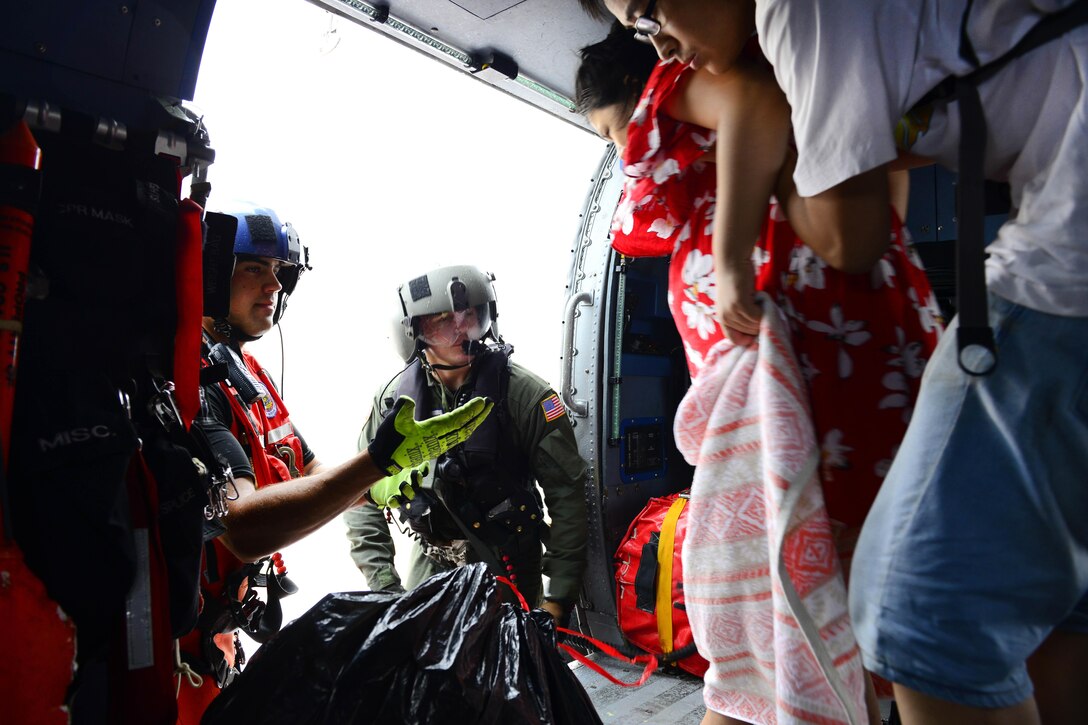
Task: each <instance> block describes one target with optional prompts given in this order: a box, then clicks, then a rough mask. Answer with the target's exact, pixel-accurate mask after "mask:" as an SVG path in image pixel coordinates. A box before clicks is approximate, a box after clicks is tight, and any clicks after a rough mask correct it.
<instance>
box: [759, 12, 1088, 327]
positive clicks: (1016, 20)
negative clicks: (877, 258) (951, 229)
mask: <svg viewBox="0 0 1088 725" xmlns="http://www.w3.org/2000/svg"><path fill="white" fill-rule="evenodd" d="M1072 1H1073V0H1034V2H1032V0H976V2H975V3H974V6H973V8H972V10H971V15H970V17H969V21H968V34H969V36H970V38H971V41H972V46H973V48H974V50H975V52H976V54H977V55H978V57H979V60H980V62H981V63H986V62H988V61H989V60H992V59H993V58H995V57H998V56H1000V55H1002V54H1003V53H1004V52H1005V51H1006V50H1008V49H1009V48H1011V47H1012V46H1013V45H1015V44H1016V42H1017V41H1018V40H1019V39H1020V38H1021V37H1023V35H1024V34H1025V33H1026V32H1027V31H1028V30H1030V29H1031V28H1032V27H1033V26H1034V25H1035V23H1036V22H1038V20H1039V19H1040V18H1041V17H1042V15H1043V13H1046V12H1053V11H1054V10H1056V9H1060V8H1061V7H1063V6H1066V5H1069V4H1070V3H1071V2H1072ZM965 5H966V0H856V1H855V0H831V1H828V0H756V27H757V30H758V33H759V39H760V44H761V45H762V47H763V51H764V53H765V54H766V55H767V57H768V58H769V59H770V61H771V63H772V64H773V65H774V68H775V76H776V78H777V79H778V83H779V85H780V86H781V87H782V89H783V90H784V91H785V93H786V97H787V99H788V100H789V103H790V107H791V109H792V121H793V128H794V135H795V139H796V143H797V149H798V160H797V169H796V171H795V174H794V180H795V182H796V184H797V189H798V192H799V193H800V194H801V195H803V196H811V195H813V194H818V193H820V192H822V191H825V190H827V189H829V188H831V187H832V186H835V185H836V184H839V183H840V182H842V181H845V180H846V179H848V178H851V177H852V176H856V175H857V174H859V173H862V172H864V171H868V170H870V169H872V168H875V167H876V166H879V165H880V164H883V163H886V162H888V161H891V160H892V159H894V158H895V157H896V154H897V149H896V139H895V126H896V123H897V121H898V120H899V119H900V117H902V116H903V114H904V113H906V111H908V110H909V109H910V108H911V107H913V106H914V104H915V103H916V102H917V101H918V100H919V99H921V97H922V96H924V95H925V94H926V93H927V92H928V91H929V90H930V89H931V88H933V87H934V86H936V85H937V84H938V83H939V82H940V81H941V80H943V79H944V78H945V77H947V76H949V75H952V74H956V75H962V74H964V73H966V72H968V71H969V70H970V66H969V65H968V64H967V63H966V62H965V61H964V60H962V59H961V58H960V55H959V47H960V25H961V20H962V17H963V12H964V7H965ZM1086 76H1088V27H1082V28H1079V29H1077V30H1075V31H1072V32H1071V33H1069V34H1067V35H1066V36H1064V37H1063V38H1061V39H1058V40H1054V41H1051V42H1050V43H1047V44H1046V45H1044V46H1043V47H1041V48H1038V49H1037V50H1035V51H1034V52H1032V53H1029V54H1028V55H1026V56H1024V57H1022V58H1020V59H1018V60H1016V61H1013V63H1011V64H1010V65H1009V66H1007V67H1006V68H1005V69H1003V70H1002V71H1001V72H1000V73H999V74H997V76H995V77H994V78H992V79H991V80H989V81H988V82H987V83H985V84H983V85H982V86H981V88H980V95H981V98H982V103H983V107H984V109H985V113H986V120H987V124H988V129H989V134H988V143H987V154H986V174H987V177H988V178H991V179H995V180H1007V181H1008V182H1009V183H1010V186H1011V189H1012V202H1013V207H1014V212H1013V214H1012V215H1010V220H1009V222H1007V223H1006V224H1005V225H1004V226H1003V227H1002V228H1001V230H1000V232H999V234H998V238H997V239H996V240H995V241H994V242H993V243H992V244H991V245H990V246H989V247H988V248H987V251H988V252H990V259H989V260H988V261H987V279H988V282H989V285H990V289H991V290H993V291H994V292H996V293H997V294H1000V295H1001V296H1003V297H1006V298H1008V299H1010V300H1012V301H1014V302H1017V303H1019V304H1023V305H1025V306H1028V307H1031V308H1032V309H1036V310H1041V311H1044V312H1049V313H1052V314H1059V315H1074V316H1088V92H1086V89H1085V87H1084V83H1083V78H1085V77H1086ZM907 143H908V145H910V150H911V151H912V152H914V153H916V154H919V155H922V156H928V157H930V158H933V159H936V160H937V161H940V162H941V163H943V164H944V165H946V166H948V167H950V168H955V165H956V156H957V151H958V143H959V115H958V111H957V108H956V105H955V104H950V105H948V106H942V105H939V106H938V107H937V108H936V109H935V110H934V113H933V115H932V117H931V118H930V119H929V121H928V125H927V126H925V127H924V128H922V129H920V133H919V135H918V136H917V138H914V139H911V140H910V141H909V142H907Z"/></svg>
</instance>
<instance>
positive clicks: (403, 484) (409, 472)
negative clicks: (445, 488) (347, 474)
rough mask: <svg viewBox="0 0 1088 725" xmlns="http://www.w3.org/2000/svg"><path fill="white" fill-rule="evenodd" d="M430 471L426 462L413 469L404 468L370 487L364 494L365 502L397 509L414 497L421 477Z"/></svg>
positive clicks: (421, 479)
mask: <svg viewBox="0 0 1088 725" xmlns="http://www.w3.org/2000/svg"><path fill="white" fill-rule="evenodd" d="M430 470H431V466H430V464H428V463H427V462H426V461H424V462H423V464H422V465H419V466H416V467H415V468H405V469H404V470H403V471H401V472H400V473H395V474H393V475H392V476H389V477H388V478H383V479H382V480H380V481H378V482H377V483H375V484H374V485H373V486H371V487H370V488H369V489H368V490H367V492H366V493H364V494H363V495H364V496H366V500H367V501H369V502H370V503H372V504H374V505H375V506H377V507H378V508H385V507H387V506H388V507H389V508H391V509H395V508H399V507H400V505H401V504H402V503H405V502H407V501H411V500H412V499H413V498H415V497H416V491H417V490H418V489H419V485H420V484H421V483H422V482H423V477H424V476H426V475H427V473H428V472H429V471H430Z"/></svg>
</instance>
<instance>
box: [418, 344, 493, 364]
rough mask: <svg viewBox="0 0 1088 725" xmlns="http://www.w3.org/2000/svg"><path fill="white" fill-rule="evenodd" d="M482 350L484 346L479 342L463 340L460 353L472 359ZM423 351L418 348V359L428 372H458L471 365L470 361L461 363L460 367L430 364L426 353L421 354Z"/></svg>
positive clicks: (422, 348)
mask: <svg viewBox="0 0 1088 725" xmlns="http://www.w3.org/2000/svg"><path fill="white" fill-rule="evenodd" d="M484 348H485V345H484V344H483V343H482V342H480V341H479V340H465V341H464V342H462V343H461V350H462V352H464V353H465V354H466V355H472V356H473V357H475V356H476V355H477V354H478V353H480V352H482V351H483V350H484ZM425 349H426V348H425V347H420V348H419V359H420V362H422V363H423V367H424V368H427V369H430V370H460V369H461V368H467V367H468V366H469V365H471V364H472V360H469V361H468V362H467V363H461V364H460V365H442V364H440V363H432V362H431V361H430V360H428V359H427V355H426V353H424V352H423V351H424V350H425Z"/></svg>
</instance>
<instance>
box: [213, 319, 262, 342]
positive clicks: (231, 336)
mask: <svg viewBox="0 0 1088 725" xmlns="http://www.w3.org/2000/svg"><path fill="white" fill-rule="evenodd" d="M215 331H216V332H217V333H219V334H220V335H222V336H223V337H225V338H227V339H228V340H230V341H232V342H237V343H239V344H241V343H244V342H254V341H256V340H260V339H261V338H262V337H264V336H263V335H257V336H256V337H254V336H253V335H247V334H246V333H244V332H242V331H241V330H236V329H234V326H233V325H231V324H230V323H229V322H227V319H226V318H225V317H219V318H216V320H215Z"/></svg>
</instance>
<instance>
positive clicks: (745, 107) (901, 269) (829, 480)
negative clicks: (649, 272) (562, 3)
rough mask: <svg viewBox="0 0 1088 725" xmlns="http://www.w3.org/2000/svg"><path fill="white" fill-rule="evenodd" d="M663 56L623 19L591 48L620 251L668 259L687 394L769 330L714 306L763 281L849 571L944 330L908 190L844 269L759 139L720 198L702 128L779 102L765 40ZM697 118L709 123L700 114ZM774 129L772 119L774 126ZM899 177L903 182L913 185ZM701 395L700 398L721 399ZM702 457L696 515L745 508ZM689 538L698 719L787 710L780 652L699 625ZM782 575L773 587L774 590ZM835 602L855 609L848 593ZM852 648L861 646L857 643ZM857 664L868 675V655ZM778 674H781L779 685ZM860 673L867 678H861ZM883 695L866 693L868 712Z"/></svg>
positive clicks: (585, 56) (595, 108)
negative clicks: (718, 235)
mask: <svg viewBox="0 0 1088 725" xmlns="http://www.w3.org/2000/svg"><path fill="white" fill-rule="evenodd" d="M654 60H655V54H654V52H653V49H652V48H651V47H650V46H649V45H648V44H645V43H640V42H638V40H636V39H635V37H634V36H632V34H631V32H630V31H624V30H617V31H613V32H612V33H611V34H610V35H609V37H608V38H606V39H605V40H603V41H601V42H599V43H595V44H593V45H591V46H587V47H586V48H584V49H583V50H582V64H581V67H580V68H579V70H578V76H577V83H576V98H577V104H578V110H579V111H580V112H582V113H583V114H585V115H586V117H587V119H588V120H589V121H590V123H591V125H593V127H594V128H595V129H596V130H597V131H598V133H599V134H600V135H601V136H602V137H603V138H605V139H607V140H611V141H613V142H614V143H616V145H617V147H618V148H619V149H620V150H621V153H622V158H623V170H624V173H625V174H626V176H627V177H628V178H627V181H626V186H625V189H624V194H623V196H622V197H621V200H620V203H619V205H618V207H617V210H616V214H615V217H614V220H613V246H614V247H615V249H616V250H617V251H619V252H621V253H623V254H626V255H629V256H664V255H670V256H671V263H670V267H669V295H668V299H669V306H670V309H671V311H672V314H673V318H674V320H675V321H676V325H677V328H678V330H679V332H680V336H681V338H682V340H683V343H684V349H685V352H686V354H687V359H688V367H689V371H690V372H691V375H692V378H693V380H694V381H695V383H693V390H692V391H690V392H689V396H688V397H689V398H691V397H692V396H693V395H694V394H695V388H697V387H698V384H699V378H700V376H702V375H704V374H706V373H708V371H710V368H712V367H714V366H719V365H723V364H731V363H726V362H725V360H726V357H727V355H728V354H729V352H730V351H732V350H734V349H735V347H736V345H735V344H734V343H736V344H741V345H748V344H749V343H751V342H752V341H754V340H755V339H756V335H757V334H759V330H760V320H759V319H758V317H757V318H755V319H753V320H752V326H751V327H748V328H746V329H743V330H742V329H723V327H722V325H721V324H720V322H719V320H720V316H719V315H718V314H717V308H719V307H720V306H721V304H722V302H723V301H722V300H721V299H719V292H720V291H723V290H724V291H726V293H728V291H729V290H732V289H736V287H737V285H736V280H737V279H738V278H739V279H750V280H754V289H751V288H749V289H748V291H747V294H748V295H749V298H750V299H751V297H752V295H753V294H754V293H755V292H757V291H759V292H762V293H763V294H764V295H765V296H766V298H768V299H769V300H770V301H771V302H773V305H771V306H768V308H767V309H765V310H764V315H766V314H767V310H774V315H775V316H776V318H780V319H781V320H782V322H783V330H784V331H787V332H786V339H787V346H789V347H792V353H793V355H795V356H796V361H797V365H798V366H799V373H800V375H801V376H802V379H803V382H802V384H801V387H802V388H804V389H806V390H805V391H804V392H803V393H802V396H804V393H805V392H807V405H808V407H809V410H808V411H807V413H808V415H809V416H810V417H811V424H812V429H813V433H814V447H818V455H819V461H818V470H817V472H816V475H815V480H816V481H817V483H818V485H816V486H815V487H816V488H818V489H819V492H820V493H822V499H823V502H822V504H821V506H826V512H827V519H829V521H828V522H827V523H828V524H829V527H828V528H829V539H830V541H831V542H832V543H833V546H834V549H835V550H836V551H837V554H838V561H837V562H835V563H834V567H835V568H836V570H837V571H836V573H835V576H839V572H842V573H843V574H844V573H845V572H847V571H848V570H849V559H850V557H851V555H852V553H853V548H854V542H855V541H856V538H857V534H858V531H859V530H860V528H861V524H862V522H863V521H864V519H865V516H866V514H867V512H868V510H869V507H870V506H871V505H872V501H873V499H874V498H875V496H876V493H877V491H878V489H879V487H880V484H881V482H882V480H883V476H884V474H885V473H886V472H887V469H888V467H889V466H890V464H891V461H892V459H893V458H894V456H895V452H896V448H897V446H898V444H899V441H900V439H901V438H902V436H903V433H904V431H905V430H906V425H907V421H908V420H909V417H910V411H911V407H912V403H913V400H914V398H915V396H916V395H917V392H918V387H919V384H920V378H921V374H922V371H923V368H924V366H925V362H926V360H927V359H928V357H929V355H930V354H931V352H932V351H933V349H934V347H935V346H936V343H937V339H938V337H939V335H940V332H941V319H940V313H939V311H938V309H937V306H936V302H935V300H934V297H933V294H932V291H931V289H930V285H929V282H928V280H927V278H926V276H925V273H924V271H923V269H922V265H921V262H920V261H919V259H918V257H917V256H916V254H915V253H914V252H913V250H912V249H911V248H910V247H909V243H908V238H907V233H906V230H905V229H904V228H903V227H902V224H901V222H900V219H901V216H902V215H903V214H904V213H905V202H906V199H905V193H903V194H901V196H902V198H901V200H900V203H899V204H898V206H899V208H898V209H894V208H893V210H892V213H891V217H892V230H893V232H892V240H891V244H890V246H889V249H888V251H887V252H886V253H885V254H884V255H883V257H882V258H881V259H880V260H879V262H878V263H877V264H876V265H875V266H874V267H873V269H872V270H871V271H869V272H866V273H861V274H846V273H844V272H840V271H838V270H835V269H833V268H831V267H830V266H829V265H828V264H827V263H826V262H825V261H824V259H822V258H821V257H820V255H819V254H818V253H817V251H816V250H813V249H812V248H810V247H808V246H807V245H806V244H805V243H804V242H803V241H802V240H801V239H799V238H798V237H797V235H796V234H795V233H794V231H793V229H792V228H791V227H790V225H789V223H788V222H787V221H786V219H785V217H784V215H783V214H782V213H781V210H780V209H779V207H778V205H777V203H776V202H775V201H774V199H773V198H772V200H771V203H770V205H769V206H768V205H767V203H766V201H765V200H766V197H767V193H766V190H767V189H768V188H773V186H774V184H775V182H776V177H777V174H778V171H779V170H777V169H769V168H766V167H765V161H764V160H765V158H766V157H767V155H766V154H764V153H763V151H764V148H765V144H766V143H767V141H766V140H765V139H763V138H752V139H751V142H750V145H749V146H748V147H747V152H746V154H745V155H744V158H743V159H740V160H738V162H737V163H736V164H735V165H734V166H733V167H731V168H730V169H729V172H730V174H729V175H730V177H731V184H730V185H728V188H729V190H730V195H731V197H732V198H730V199H726V200H725V201H724V202H723V201H722V200H720V199H716V193H715V189H716V181H717V171H718V170H717V167H716V165H715V163H714V151H715V142H716V138H717V135H716V132H715V131H711V130H708V128H706V127H705V126H707V125H712V124H713V121H709V120H707V119H712V118H721V117H722V116H727V115H728V113H730V112H736V113H747V114H761V113H762V111H763V109H766V108H768V107H770V106H774V105H775V104H779V103H784V100H783V99H782V96H781V93H780V92H779V91H778V89H777V86H775V85H774V79H773V77H772V76H771V75H770V72H769V69H768V68H767V66H766V65H765V63H764V62H763V59H762V56H761V55H760V54H759V51H758V47H757V46H754V45H753V46H750V48H749V51H748V52H747V54H746V56H745V57H744V58H743V59H742V60H741V61H739V62H738V65H737V73H735V74H723V75H711V74H708V73H706V72H705V71H697V70H693V69H692V68H691V67H690V66H689V65H687V64H684V63H680V62H675V61H674V62H661V63H657V64H655V62H654ZM778 115H780V114H768V116H769V117H776V116H778ZM700 121H703V122H704V125H703V126H700V125H696V124H697V123H699V122H700ZM716 128H718V129H719V130H721V129H722V128H723V127H722V126H721V125H718V126H716ZM780 131H781V129H768V133H767V137H773V136H776V135H777V134H779V133H780ZM904 177H905V175H904V176H903V177H900V178H898V179H897V180H896V181H898V182H900V183H901V184H902V185H903V189H902V191H903V192H905V183H903V182H905V181H906V179H905V178H904ZM716 213H720V214H727V215H729V219H727V220H726V223H727V228H728V229H730V230H732V233H733V234H734V237H733V240H734V241H735V242H739V243H733V244H731V245H727V246H731V247H733V248H735V249H739V250H742V251H743V255H742V256H740V255H738V254H737V253H736V252H730V251H729V249H715V248H714V244H713V230H714V222H715V216H716ZM748 235H751V236H750V238H749V237H748ZM753 304H754V302H753ZM756 308H757V309H758V305H756ZM710 374H714V373H713V372H711V373H710ZM688 403H689V401H688V400H687V399H685V403H684V404H682V405H681V413H680V414H678V422H677V434H678V441H677V442H678V445H680V444H681V441H680V439H679V436H680V434H681V428H682V426H683V425H684V422H683V421H681V420H680V418H682V417H683V415H684V411H685V406H687V405H688ZM704 403H705V405H701V406H698V407H700V408H705V407H708V406H712V405H713V404H714V402H713V401H704ZM681 449H682V450H684V448H683V446H681ZM691 458H692V456H689V460H690V459H691ZM695 458H696V459H699V460H702V457H701V456H695ZM702 465H703V464H702V463H700V464H699V466H697V468H696V479H695V483H694V484H693V487H692V510H691V514H690V517H691V518H692V519H694V518H695V517H696V516H697V515H698V512H699V511H706V512H708V513H707V515H708V516H709V515H718V516H729V517H731V518H732V519H736V518H739V516H738V515H737V513H738V512H737V511H736V510H735V508H734V509H730V507H732V506H735V504H734V503H730V502H728V501H727V500H726V499H727V498H728V497H727V496H726V495H725V494H724V493H723V492H722V491H721V490H715V491H710V490H706V491H704V492H702V493H703V494H704V495H702V496H700V493H701V492H700V491H698V490H697V488H698V485H699V481H700V474H699V467H700V466H702ZM726 465H728V461H726ZM729 475H731V474H730V473H729V472H728V471H726V472H725V476H726V477H729ZM710 485H713V484H710ZM710 494H714V495H713V496H712V495H710ZM715 497H716V498H715ZM768 506H770V503H768ZM700 507H703V508H700ZM723 507H724V509H725V510H723ZM768 523H769V522H768ZM721 535H725V534H724V533H723V534H721ZM688 536H689V539H688V541H685V550H684V551H685V565H684V571H685V592H686V596H687V603H688V610H689V616H691V618H692V627H693V633H694V634H695V635H696V642H697V644H699V649H700V653H701V654H703V656H704V657H705V658H706V659H708V660H709V661H710V662H711V664H712V666H711V669H710V671H709V672H708V674H707V678H706V682H707V687H706V689H705V691H704V697H705V699H706V701H707V705H708V708H709V711H708V715H707V719H706V720H704V722H705V723H718V722H728V721H729V720H728V719H725V720H723V719H721V718H726V717H727V716H735V717H741V718H744V719H745V720H751V721H755V722H766V721H770V720H772V719H774V713H775V712H776V711H777V712H778V717H779V719H782V717H783V716H784V712H785V711H786V710H789V709H790V708H791V706H792V705H793V704H794V703H791V702H790V701H789V700H790V697H789V695H785V696H784V695H783V694H782V692H781V690H782V689H783V685H782V682H783V680H782V678H784V677H785V675H784V673H783V672H782V671H781V670H778V669H776V668H775V664H774V662H775V661H776V659H785V658H784V657H783V655H782V652H781V651H780V649H779V648H777V647H774V646H771V645H768V650H767V652H766V653H764V652H758V653H757V652H755V649H756V647H755V646H750V647H749V649H750V650H752V651H750V652H749V653H748V657H746V658H745V657H740V658H738V659H736V660H729V658H730V657H732V656H733V655H734V654H736V652H735V651H733V650H729V651H725V652H723V651H722V650H721V649H720V648H717V644H718V643H717V642H716V641H715V642H713V643H711V644H710V645H709V646H708V641H709V633H707V632H705V631H704V632H700V631H698V630H699V628H698V624H697V622H699V621H700V618H699V609H700V606H701V604H700V602H701V601H710V600H711V599H715V597H714V596H708V597H701V595H700V591H702V590H701V589H700V584H699V582H694V581H688V577H689V572H690V571H698V568H697V567H692V568H691V569H689V567H688V564H687V559H686V557H687V556H688V552H689V548H688V547H689V542H690V541H691V537H692V536H693V529H691V528H689V535H688ZM719 543H721V542H719ZM772 548H773V547H772ZM715 551H716V552H717V554H718V556H719V557H720V558H719V560H718V561H719V563H720V564H721V568H722V569H730V570H731V569H732V562H733V561H735V559H731V558H730V557H733V555H734V552H735V550H734V549H730V545H729V544H721V546H719V548H717V549H715ZM831 558H832V560H834V555H831ZM726 562H729V563H728V564H727V563H726ZM767 563H768V562H764V565H766V564H767ZM770 564H771V565H772V567H773V562H770ZM753 570H754V569H753ZM775 586H777V582H776V583H775ZM775 586H771V585H770V584H769V585H768V600H769V599H770V590H771V589H774V588H775ZM840 586H841V585H840ZM718 594H720V592H718ZM718 598H720V597H718ZM840 604H842V607H841V608H842V611H843V613H844V618H845V604H844V595H843V602H840ZM693 610H694V612H693ZM763 614H766V615H767V616H771V617H772V618H773V616H772V615H773V614H774V612H773V611H772V610H771V608H770V607H767V608H765V612H764V613H763ZM726 616H727V617H728V616H732V615H731V614H730V613H728V612H727V613H726ZM746 616H747V615H738V619H737V621H742V620H743V621H745V622H746V623H747V625H742V626H749V627H751V626H752V624H753V623H752V621H751V620H748V619H745V617H746ZM761 616H762V615H761ZM703 621H706V620H703ZM756 626H758V625H756ZM768 626H770V625H768ZM850 637H851V639H850V641H851V642H852V635H850ZM748 644H749V645H751V644H752V643H751V642H748ZM704 649H709V651H704ZM764 654H766V656H764ZM851 656H854V657H856V646H855V647H853V654H852V655H851ZM753 659H754V660H755V662H754V664H753ZM768 659H769V660H770V665H768ZM715 660H718V662H715ZM727 661H730V662H741V663H747V664H750V665H752V668H753V669H754V670H759V669H760V668H765V667H767V666H769V667H770V668H771V669H772V670H775V671H774V672H771V673H768V672H766V671H764V672H762V674H760V675H759V676H757V677H751V678H748V679H749V680H751V681H752V682H754V684H751V685H750V687H749V684H738V683H743V682H747V680H745V678H744V677H738V676H735V675H737V673H738V672H740V670H738V669H737V668H736V667H734V666H733V665H731V664H728V663H727ZM855 664H857V661H856V659H855ZM818 669H819V668H817V670H818ZM856 671H857V672H858V673H860V666H858V667H857V670H856ZM775 674H777V676H778V678H780V679H779V683H778V685H777V686H776V685H775ZM860 678H861V676H860V674H858V675H857V681H858V682H860V681H861V679H860ZM793 686H794V687H796V686H797V683H793ZM776 690H778V691H779V692H778V693H777V694H776ZM738 693H739V694H738ZM760 698H762V700H761V699H760ZM783 698H784V700H783ZM839 699H840V700H841V699H842V698H841V697H840V698H839ZM874 699H875V698H874ZM752 702H761V703H762V704H760V705H757V706H752V704H751V703H752ZM874 706H875V702H872V701H870V703H869V708H868V709H869V710H870V717H874V715H873V710H874ZM862 707H864V705H862ZM875 718H876V719H875V720H874V721H875V722H879V716H878V715H877V716H875ZM831 719H832V720H834V718H833V717H832V718H831Z"/></svg>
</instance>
